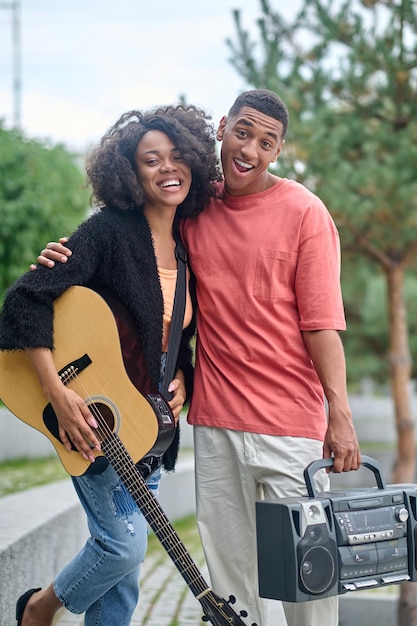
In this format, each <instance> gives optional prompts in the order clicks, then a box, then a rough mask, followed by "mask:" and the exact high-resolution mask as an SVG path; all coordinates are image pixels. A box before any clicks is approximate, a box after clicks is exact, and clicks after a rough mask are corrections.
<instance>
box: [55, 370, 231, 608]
mask: <svg viewBox="0 0 417 626" xmlns="http://www.w3.org/2000/svg"><path fill="white" fill-rule="evenodd" d="M70 381H72V382H74V381H75V382H77V383H78V385H79V387H80V388H81V389H82V390H83V392H84V394H85V395H86V396H87V401H86V404H87V405H88V408H89V410H90V411H91V413H92V415H93V416H94V418H95V419H96V421H97V424H98V428H97V429H95V430H96V431H97V433H98V434H99V438H100V439H101V440H102V441H103V442H105V441H106V440H107V441H108V443H109V447H113V450H116V451H118V447H120V448H121V450H122V452H123V453H124V456H125V457H126V458H125V461H127V474H128V475H129V480H131V481H132V484H135V482H136V481H138V479H139V480H140V483H141V486H142V487H144V497H142V500H144V502H145V505H149V506H150V507H151V508H154V507H155V506H156V507H157V509H159V510H158V513H159V516H160V518H162V519H163V521H165V523H166V525H168V530H169V533H167V532H166V531H165V535H164V539H163V541H164V542H165V543H169V541H170V539H172V538H174V539H175V541H176V545H174V546H173V547H172V548H171V549H170V550H168V554H169V556H170V557H171V559H172V560H173V561H174V564H175V565H176V566H177V562H180V560H181V558H184V556H185V558H186V560H187V561H188V568H191V569H192V570H194V572H195V574H196V576H195V577H194V579H193V580H191V581H190V583H191V584H193V585H194V586H195V588H196V591H197V593H195V594H194V595H196V596H197V595H200V596H205V597H206V598H207V600H209V602H211V603H212V604H213V605H214V606H215V607H216V610H218V611H220V612H222V613H223V611H222V609H221V608H220V606H219V603H218V602H217V601H216V598H215V596H214V594H213V592H212V590H211V589H210V587H209V586H208V585H207V583H206V582H205V580H204V578H203V576H202V575H201V573H200V572H199V570H198V568H197V566H196V564H195V563H194V561H193V559H192V558H191V556H190V555H188V553H187V550H186V548H185V546H184V544H183V542H182V541H181V539H180V537H179V535H178V534H177V533H176V531H175V529H174V528H173V527H172V526H171V524H170V522H169V520H168V518H167V517H166V515H165V513H164V512H163V510H162V509H161V508H160V507H159V504H158V503H157V501H156V499H155V497H154V496H153V495H152V493H151V491H150V490H149V488H148V486H147V485H146V482H145V480H144V479H143V477H142V476H141V474H140V473H139V470H138V469H137V468H136V466H135V464H134V462H133V460H132V459H131V457H130V455H129V454H128V452H127V450H126V449H125V446H124V445H123V443H122V441H121V440H120V439H119V438H118V439H117V442H118V444H119V445H118V446H115V445H114V444H112V443H111V437H112V436H117V435H115V434H114V433H113V430H112V429H111V428H110V426H109V425H108V424H107V421H106V419H105V417H104V416H103V415H102V413H101V411H100V410H99V408H98V406H97V404H96V403H95V402H94V399H93V398H92V396H91V395H90V394H89V393H88V391H87V389H86V388H85V386H84V385H83V383H82V381H81V380H80V378H79V377H78V374H77V372H74V373H73V374H72V375H71V376H70V377H69V379H68V381H67V382H70ZM89 402H90V404H89ZM129 461H130V463H129ZM115 469H116V468H115ZM144 516H145V517H146V519H147V520H148V522H149V523H150V525H151V527H153V526H154V525H156V524H157V522H158V520H157V518H151V519H148V517H150V516H149V513H148V516H147V515H145V514H144ZM157 530H158V531H159V534H162V533H161V528H160V527H157ZM162 531H164V528H163V527H162ZM157 535H158V533H157ZM179 548H182V551H181V550H180V549H179ZM173 555H174V556H175V558H174V556H173ZM177 568H178V569H179V567H178V566H177ZM182 569H183V570H184V568H182ZM180 572H181V570H180ZM181 573H182V572H181ZM224 615H225V617H226V614H224Z"/></svg>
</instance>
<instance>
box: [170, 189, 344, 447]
mask: <svg viewBox="0 0 417 626" xmlns="http://www.w3.org/2000/svg"><path fill="white" fill-rule="evenodd" d="M182 237H183V241H184V244H185V246H186V248H187V250H188V255H189V261H190V265H191V268H192V270H193V271H194V273H195V275H196V279H197V302H198V321H197V333H198V335H197V356H196V371H195V382H194V393H193V397H192V401H191V405H190V411H189V416H188V420H189V422H190V423H191V424H198V425H205V426H215V427H221V428H229V429H232V430H241V431H247V432H257V433H263V434H269V435H288V436H301V437H310V438H314V439H320V440H321V439H323V437H324V433H325V430H326V427H327V424H326V414H325V407H324V396H323V389H322V386H321V384H320V381H319V379H318V377H317V374H316V372H315V369H314V367H313V364H312V362H311V359H310V357H309V354H308V352H307V349H306V346H305V344H304V341H303V336H302V332H301V331H308V330H324V329H334V330H344V329H345V316H344V310H343V302H342V296H341V289H340V242H339V236H338V232H337V229H336V226H335V224H334V222H333V220H332V218H331V216H330V214H329V212H328V210H327V208H326V207H325V206H324V204H323V203H322V202H321V200H320V199H319V198H317V196H315V195H314V194H312V193H311V192H310V191H308V190H307V189H306V188H305V187H304V186H302V185H300V184H299V183H296V182H294V181H291V180H288V179H279V180H278V182H277V183H276V184H275V185H274V186H273V187H271V188H270V189H268V190H266V191H264V192H261V193H258V194H254V195H250V196H244V197H234V196H230V195H228V194H227V193H224V197H223V199H221V200H220V199H219V200H212V201H211V202H210V205H209V206H208V207H207V208H206V209H205V210H204V211H203V212H202V213H201V214H200V215H199V216H198V217H197V218H192V219H188V220H186V221H185V222H184V224H183V226H182Z"/></svg>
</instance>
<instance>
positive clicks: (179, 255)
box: [161, 237, 187, 400]
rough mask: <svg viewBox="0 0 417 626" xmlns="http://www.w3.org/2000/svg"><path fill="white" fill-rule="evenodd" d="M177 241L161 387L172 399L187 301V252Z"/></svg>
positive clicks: (176, 239) (167, 396)
mask: <svg viewBox="0 0 417 626" xmlns="http://www.w3.org/2000/svg"><path fill="white" fill-rule="evenodd" d="M175 241H176V247H175V257H176V259H177V268H178V271H177V282H176V285H175V294H174V304H173V307H172V318H171V326H170V330H169V339H168V350H167V359H166V364H165V372H164V378H163V381H162V387H161V394H162V395H163V396H164V398H165V399H166V400H171V398H172V394H170V393H169V392H168V386H169V383H170V382H171V380H172V379H173V378H174V374H175V369H176V365H177V358H178V352H179V349H180V342H181V335H182V327H183V323H184V313H185V301H186V293H187V272H186V268H187V253H186V251H185V249H184V246H183V245H182V243H181V241H180V240H179V239H178V238H177V237H175Z"/></svg>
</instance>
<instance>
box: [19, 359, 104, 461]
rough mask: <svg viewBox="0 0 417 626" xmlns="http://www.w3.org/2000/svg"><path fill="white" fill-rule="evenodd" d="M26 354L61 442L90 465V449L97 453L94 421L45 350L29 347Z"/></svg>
mask: <svg viewBox="0 0 417 626" xmlns="http://www.w3.org/2000/svg"><path fill="white" fill-rule="evenodd" d="M27 354H28V357H29V360H30V362H31V365H32V367H33V369H34V370H35V372H36V374H37V376H38V379H39V382H40V384H41V386H42V389H43V391H44V393H45V395H46V397H47V398H48V400H49V401H50V402H51V404H52V406H53V408H54V411H55V413H56V416H57V419H58V424H59V437H60V439H61V441H62V443H63V444H64V446H65V447H66V449H67V450H68V451H69V452H71V450H72V448H71V442H72V443H73V444H74V446H75V447H76V448H77V450H78V452H80V454H82V456H83V457H84V459H86V460H87V461H91V462H92V463H93V462H94V461H95V456H94V454H93V453H92V449H96V450H100V442H99V440H98V439H97V437H96V435H95V433H94V430H93V429H94V428H97V422H96V421H95V419H94V417H93V415H92V414H91V412H90V410H89V409H88V407H87V405H86V404H85V402H84V400H83V399H82V398H80V396H78V395H77V394H76V393H75V392H74V391H72V390H71V389H69V388H68V387H66V386H65V385H64V384H63V383H62V381H61V379H60V378H59V375H58V373H57V371H56V369H55V363H54V360H53V357H52V352H51V351H50V350H49V349H48V348H28V349H27Z"/></svg>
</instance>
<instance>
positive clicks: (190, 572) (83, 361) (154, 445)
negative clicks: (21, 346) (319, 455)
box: [0, 286, 256, 626]
mask: <svg viewBox="0 0 417 626" xmlns="http://www.w3.org/2000/svg"><path fill="white" fill-rule="evenodd" d="M53 357H54V360H55V365H56V369H57V372H58V373H59V375H60V377H61V380H62V382H63V383H64V384H65V385H68V386H69V387H70V388H71V389H73V390H74V391H76V392H77V393H78V395H80V396H81V397H83V398H85V402H86V404H87V405H88V407H89V409H90V411H91V412H92V413H93V415H94V417H95V419H96V421H97V423H98V428H97V429H96V430H95V433H96V436H97V437H98V439H99V440H100V444H101V452H98V451H94V454H95V455H97V457H100V456H103V455H104V457H105V459H107V461H108V462H109V463H110V464H111V465H112V466H113V468H114V469H115V471H116V472H117V474H118V475H119V477H120V479H121V481H122V482H123V484H124V485H125V487H126V489H127V490H128V491H129V493H130V494H131V496H132V498H133V500H134V501H135V502H136V504H137V505H138V507H139V509H140V510H141V511H142V513H143V515H144V517H145V519H146V520H147V522H148V524H149V525H150V527H151V528H152V530H153V531H154V532H155V535H156V536H157V538H158V539H159V541H160V542H161V544H162V546H163V547H164V549H165V550H166V552H167V554H168V555H169V557H170V558H171V559H172V561H173V562H174V564H175V566H176V568H177V569H178V571H179V572H180V574H181V576H182V577H183V579H184V580H185V582H186V584H187V586H188V587H189V589H190V590H191V592H192V593H193V594H194V596H195V597H196V599H197V600H198V601H199V602H200V605H201V606H202V608H203V612H204V614H203V617H202V619H203V621H206V622H210V623H211V624H213V626H246V625H245V623H244V622H243V620H242V617H246V616H247V613H246V612H245V611H241V612H240V614H239V615H238V614H237V613H236V612H235V611H234V610H233V609H232V608H231V604H233V603H234V602H235V598H234V597H233V596H230V597H229V599H228V600H227V601H226V600H224V599H223V598H222V597H220V596H218V595H216V594H215V593H214V592H213V591H212V589H211V588H210V587H209V585H208V584H207V583H206V581H205V580H204V578H203V576H202V574H201V573H200V571H199V570H198V568H197V566H196V564H195V563H194V561H193V559H192V558H191V556H190V554H189V553H188V551H187V549H186V547H185V546H184V544H183V542H182V541H181V539H180V537H179V536H178V534H177V532H176V531H175V529H174V527H173V526H172V525H171V523H170V521H169V520H168V518H167V516H166V515H165V513H164V511H163V509H162V507H161V506H160V504H159V503H158V501H157V500H156V498H155V497H154V496H153V494H152V492H151V490H150V489H149V488H148V486H147V484H146V481H145V478H146V468H145V469H144V468H143V467H142V466H141V463H140V461H141V459H142V458H143V457H144V456H145V455H146V458H148V457H149V456H151V457H152V456H156V457H158V456H160V455H162V454H163V452H164V451H165V450H166V449H167V447H168V446H169V444H170V443H171V441H172V439H173V436H174V432H175V424H174V418H173V415H172V413H171V410H170V408H169V406H168V404H167V403H166V402H165V400H164V398H162V396H161V395H160V394H159V393H158V391H157V390H156V389H155V387H154V385H153V384H152V382H151V380H150V377H149V375H148V373H147V368H146V363H145V360H144V357H143V351H142V348H141V342H140V339H139V337H138V335H137V333H136V331H135V328H134V324H133V321H132V317H131V315H130V313H129V312H128V311H127V309H126V308H125V307H123V306H122V305H121V303H120V302H118V301H117V300H116V299H115V298H113V297H112V296H110V295H109V294H104V293H100V294H99V293H97V292H95V291H93V290H91V289H88V288H86V287H78V286H77V287H71V288H69V289H68V290H67V291H66V292H65V293H64V294H63V295H62V296H61V297H60V298H58V299H57V300H56V301H55V304H54V350H53ZM0 398H1V399H2V401H3V402H4V404H5V405H6V406H7V408H8V409H9V410H10V411H11V412H12V413H13V414H14V415H16V417H18V418H19V419H21V420H23V421H24V422H25V423H26V424H28V425H29V426H32V427H33V428H36V429H37V430H38V431H40V432H42V433H43V434H44V435H45V436H46V437H48V438H49V440H50V441H51V443H52V444H53V445H54V447H55V450H56V452H57V454H58V456H59V458H60V460H61V462H62V464H63V466H64V468H65V469H66V471H67V472H68V473H69V474H71V475H73V476H79V475H81V474H84V473H85V472H87V471H89V468H90V465H91V466H92V467H94V465H95V464H96V463H98V462H99V460H100V459H99V458H97V460H96V461H95V463H92V464H90V462H89V461H86V460H85V459H84V458H83V457H82V456H81V454H79V453H78V452H77V451H72V452H69V451H68V450H67V449H66V448H65V446H64V445H63V444H62V443H61V442H60V440H59V436H58V422H57V419H56V415H55V413H54V410H53V408H52V406H51V405H50V403H49V402H48V400H47V398H46V396H45V395H44V393H43V391H42V388H41V386H40V384H39V380H38V377H37V375H36V374H35V372H34V370H33V368H32V366H31V364H30V362H29V360H28V358H27V355H26V353H25V352H24V351H14V352H8V351H3V352H0ZM252 626H256V625H252Z"/></svg>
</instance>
